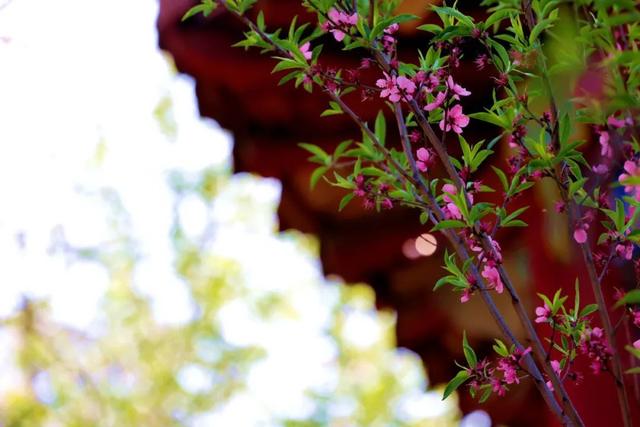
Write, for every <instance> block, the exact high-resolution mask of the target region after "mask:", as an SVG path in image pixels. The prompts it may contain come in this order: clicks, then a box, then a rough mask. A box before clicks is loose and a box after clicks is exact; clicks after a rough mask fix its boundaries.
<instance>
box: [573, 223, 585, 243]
mask: <svg viewBox="0 0 640 427" xmlns="http://www.w3.org/2000/svg"><path fill="white" fill-rule="evenodd" d="M585 225H586V224H584V225H583V226H582V227H579V228H576V229H575V230H574V231H573V238H574V239H575V241H576V242H578V243H580V244H583V243H584V242H586V241H587V230H586V229H585V228H583V227H584V226H585Z"/></svg>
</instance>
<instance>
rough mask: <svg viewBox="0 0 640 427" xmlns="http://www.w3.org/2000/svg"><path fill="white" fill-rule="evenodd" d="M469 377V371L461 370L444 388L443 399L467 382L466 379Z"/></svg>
mask: <svg viewBox="0 0 640 427" xmlns="http://www.w3.org/2000/svg"><path fill="white" fill-rule="evenodd" d="M468 379H469V374H468V373H467V371H466V370H465V371H459V372H458V373H457V374H456V376H455V377H453V379H452V380H451V381H449V384H447V386H446V387H445V388H444V393H443V395H442V400H445V399H446V398H447V397H449V395H451V393H453V392H454V391H456V390H457V389H458V387H460V386H461V385H462V384H464V383H465V381H467V380H468Z"/></svg>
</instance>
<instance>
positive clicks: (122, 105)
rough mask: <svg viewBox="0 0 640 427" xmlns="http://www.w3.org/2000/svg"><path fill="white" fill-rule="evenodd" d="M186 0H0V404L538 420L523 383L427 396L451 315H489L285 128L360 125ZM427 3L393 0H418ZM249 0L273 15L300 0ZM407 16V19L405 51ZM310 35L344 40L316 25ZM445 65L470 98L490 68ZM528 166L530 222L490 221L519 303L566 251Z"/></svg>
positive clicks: (451, 370) (302, 131) (338, 417)
mask: <svg viewBox="0 0 640 427" xmlns="http://www.w3.org/2000/svg"><path fill="white" fill-rule="evenodd" d="M194 3H195V2H193V1H190V0H161V1H156V0H136V1H124V0H113V1H110V2H106V3H105V2H98V1H97V0H82V1H81V0H59V1H56V2H48V1H44V0H13V1H11V0H4V1H1V2H0V64H1V66H0V117H1V121H0V141H1V142H2V144H1V145H0V150H1V151H0V177H1V179H0V197H2V201H3V203H2V204H1V205H0V206H2V208H1V209H0V236H1V238H0V255H1V257H0V260H1V261H2V262H1V263H0V278H1V285H0V318H1V319H2V320H1V322H2V323H1V325H0V343H1V344H0V345H1V348H2V349H3V351H2V352H0V425H2V426H87V425H96V426H142V425H144V426H147V425H148V426H173V425H179V426H182V425H184V426H234V427H235V426H238V427H244V426H247V427H253V426H336V427H337V426H340V427H343V426H344V427H346V426H425V427H429V426H453V425H463V426H465V427H470V426H476V427H485V426H490V425H492V424H494V425H500V424H506V425H514V426H541V425H549V424H550V421H549V420H550V417H549V414H548V413H547V412H546V410H545V409H544V404H543V402H542V401H541V399H540V398H539V397H538V394H537V392H536V391H535V389H534V388H533V387H531V386H530V385H527V384H522V385H521V386H520V387H517V388H514V389H513V390H511V391H510V393H509V394H508V395H507V397H506V398H504V399H490V400H489V401H488V402H487V403H486V404H484V405H481V406H480V405H478V404H476V403H474V402H473V401H471V400H470V399H469V398H468V397H467V396H466V395H467V393H461V394H460V396H459V398H458V397H457V396H453V397H452V398H451V399H448V400H447V401H446V402H442V401H441V393H442V385H443V384H444V383H446V382H447V381H448V380H449V379H450V378H451V377H452V376H453V375H454V374H455V372H456V371H457V368H456V366H455V365H454V364H453V360H455V359H456V358H457V359H458V360H462V355H461V345H460V342H461V337H462V330H463V329H465V330H467V333H468V335H469V336H470V340H471V341H472V343H473V344H474V347H476V349H477V350H478V351H479V352H482V351H489V350H490V347H491V344H492V338H493V337H494V336H497V332H496V328H495V326H494V325H493V323H492V321H491V319H490V318H489V317H488V315H487V314H486V312H485V310H484V308H483V306H482V305H481V303H480V301H472V302H470V303H468V304H466V305H465V306H464V311H463V310H461V309H460V308H461V307H460V305H459V302H458V297H457V296H456V295H455V294H451V293H449V292H446V291H442V292H438V293H433V292H432V290H431V289H432V287H433V284H434V283H435V282H436V281H437V280H438V278H439V277H441V275H442V270H441V268H440V264H441V260H442V255H443V253H444V249H445V248H444V246H443V245H441V244H440V243H441V242H440V241H439V239H440V238H439V236H431V237H430V238H429V239H430V241H431V242H432V243H431V244H429V245H426V246H425V245H424V244H423V243H424V239H420V237H419V236H421V235H422V234H424V233H427V232H428V228H426V227H421V226H420V225H419V222H418V220H417V216H416V213H415V212H412V211H408V210H404V209H394V210H391V211H387V212H384V213H381V214H377V213H374V212H371V211H367V210H365V209H364V208H363V207H362V206H360V205H359V204H358V203H352V204H351V205H350V206H349V207H348V208H347V209H345V210H344V211H342V212H338V210H337V205H338V201H339V200H340V198H341V197H342V196H343V195H344V194H343V193H342V192H341V191H339V190H336V189H334V188H332V187H330V186H329V185H326V184H325V183H323V182H322V181H320V183H319V184H318V186H317V187H316V188H315V189H314V190H313V191H312V190H310V189H309V176H310V173H311V172H312V170H313V167H312V166H311V165H310V164H309V163H307V161H306V157H307V155H306V154H305V152H304V151H303V150H301V149H300V148H299V147H298V146H297V145H296V144H297V143H298V142H302V141H304V142H312V143H316V144H318V145H322V146H325V147H327V149H331V148H332V147H335V145H336V144H337V143H339V142H340V141H342V140H344V139H347V138H349V137H354V136H356V133H354V128H353V127H352V125H351V124H350V123H349V122H348V121H347V119H345V118H343V117H342V116H335V117H330V118H325V119H318V115H319V114H320V112H322V111H323V110H324V109H325V104H324V102H325V100H324V99H323V97H322V96H320V95H319V94H314V95H308V94H306V93H302V92H298V91H295V90H294V89H293V88H292V87H277V81H278V80H279V78H280V76H273V75H271V74H270V71H271V68H272V67H273V63H272V62H271V61H270V60H269V59H268V58H266V57H260V56H259V55H258V54H257V53H256V52H248V53H247V52H244V51H243V50H241V49H234V48H231V47H230V45H231V44H233V43H235V42H237V41H238V40H239V39H240V37H241V32H242V27H240V26H239V25H238V24H237V23H236V22H234V21H233V20H231V19H229V17H228V16H225V15H224V14H221V13H218V12H216V13H214V14H213V15H212V16H211V17H209V18H207V19H204V18H202V17H196V18H193V19H191V20H189V21H187V22H184V23H183V22H181V17H182V16H183V14H184V12H185V11H186V10H188V9H189V7H191V6H192V5H193V4H194ZM430 3H437V2H429V1H425V0H421V1H418V0H406V1H404V2H402V4H401V11H402V12H407V13H414V14H417V15H419V16H421V17H422V19H423V20H424V21H425V22H432V21H434V17H433V16H431V15H430V14H429V13H428V11H427V6H428V4H430ZM459 4H460V5H461V6H462V7H463V9H464V10H465V12H467V13H470V14H476V15H478V13H479V10H477V7H478V6H477V2H470V1H469V2H459ZM258 7H259V8H261V9H262V10H264V12H265V16H266V18H267V22H268V23H269V25H270V26H273V27H276V26H286V25H288V22H289V21H290V19H291V17H292V16H293V15H296V14H298V15H300V16H301V17H302V19H303V20H305V19H306V20H311V19H313V17H312V16H310V15H308V14H306V13H305V12H304V11H303V10H301V9H300V8H299V4H298V2H296V1H293V0H271V1H269V0H264V1H260V2H259V6H258ZM420 36H421V35H420V34H417V33H416V32H414V31H411V29H410V28H408V27H406V28H405V27H403V28H402V29H401V39H402V40H401V43H400V46H401V47H402V49H404V51H402V52H401V54H407V52H415V48H416V47H418V46H420V43H421V41H420ZM326 58H327V61H328V63H334V64H335V65H341V66H354V67H355V66H357V64H358V61H357V60H354V59H353V58H350V57H348V56H345V55H343V54H341V53H340V52H339V51H338V50H337V45H331V42H329V45H328V49H327V50H326ZM473 59H474V58H473V56H472V52H471V53H470V54H469V55H467V56H465V58H464V60H463V64H464V63H467V65H468V64H469V63H471V62H472V61H473ZM458 72H459V78H458V80H460V81H461V83H462V84H463V86H465V87H467V88H469V89H470V90H471V91H472V93H473V95H472V97H471V100H470V102H469V104H470V106H469V108H471V110H470V111H472V110H478V111H479V110H481V109H482V106H483V104H484V103H485V102H486V100H487V99H489V98H487V97H490V94H491V86H490V85H489V84H488V83H487V82H488V81H489V79H490V77H491V73H490V72H489V71H488V72H487V75H486V79H484V80H483V79H479V78H478V76H477V73H476V72H475V71H474V69H473V68H472V67H470V66H466V67H465V66H463V67H461V69H460V70H459V71H458ZM178 73H180V74H178ZM358 108H359V112H360V113H361V114H362V115H363V116H365V117H373V116H374V115H375V113H376V108H377V106H375V105H373V106H369V107H367V106H366V105H359V106H358ZM473 126H474V125H472V126H470V128H469V132H470V135H473V138H474V139H481V138H485V137H493V135H492V134H491V131H492V130H491V129H487V128H484V127H481V126H480V125H478V124H476V125H475V127H473ZM502 154H505V153H502ZM504 157H505V158H506V154H505V156H504ZM484 179H486V182H487V183H489V184H492V180H494V177H491V176H489V174H487V176H486V177H484ZM540 187H541V188H539V189H538V190H536V191H537V192H535V193H532V194H530V195H528V196H527V197H526V198H525V199H523V200H522V201H521V202H522V204H530V205H533V208H532V209H530V210H529V211H528V212H527V213H526V214H525V220H527V222H529V223H530V224H531V228H530V229H528V230H526V231H522V230H516V231H514V232H513V233H514V234H512V235H503V236H501V238H502V240H501V242H504V243H503V248H504V249H505V250H504V252H505V254H506V257H505V262H506V265H507V268H508V270H509V271H510V272H512V274H513V275H514V277H515V278H516V282H517V283H519V284H520V286H521V287H522V289H521V292H522V293H523V295H524V296H525V298H526V299H527V301H526V304H527V306H528V307H530V308H533V307H534V305H535V300H534V299H533V298H534V295H535V293H534V291H545V292H547V291H548V290H549V289H551V288H554V287H555V286H557V284H558V283H569V284H572V283H573V280H574V279H575V276H576V274H577V273H576V268H577V267H576V261H577V258H574V255H573V254H572V253H571V251H570V250H569V247H570V246H569V242H570V240H569V238H570V237H569V236H568V233H567V232H566V224H565V223H564V222H563V221H564V219H563V218H562V217H560V216H558V215H555V214H554V210H553V203H554V194H553V192H552V191H551V189H550V188H544V186H540ZM540 213H543V215H540ZM501 304H502V305H503V307H505V308H507V307H508V306H509V305H510V303H509V301H508V300H507V299H504V300H501ZM507 310H508V309H507ZM508 313H511V312H510V311H508ZM598 381H599V380H597V379H596V380H595V382H593V384H590V385H589V387H591V388H588V387H583V388H582V389H577V390H574V392H575V393H582V394H581V395H580V396H581V397H580V401H579V402H578V406H579V407H581V409H583V410H585V411H587V413H589V411H591V412H592V414H591V415H589V416H592V417H596V418H592V419H597V417H598V416H605V417H606V416H609V415H610V413H609V414H608V412H607V411H603V410H602V409H603V408H607V407H608V406H607V405H608V403H607V402H608V401H607V399H608V398H611V396H608V397H607V396H605V397H603V396H596V395H594V394H593V393H590V392H589V390H593V389H594V388H598V387H600V386H601V385H602V384H601V382H598ZM605 383H606V381H605ZM594 401H598V402H599V405H594V404H593V403H594ZM610 406H611V408H615V402H613V401H612V402H611V405H610ZM484 411H487V412H488V413H489V414H490V417H489V415H488V414H487V412H484ZM600 414H604V415H600ZM607 414H608V415H607ZM595 425H600V424H595Z"/></svg>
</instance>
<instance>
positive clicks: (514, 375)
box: [467, 347, 531, 397]
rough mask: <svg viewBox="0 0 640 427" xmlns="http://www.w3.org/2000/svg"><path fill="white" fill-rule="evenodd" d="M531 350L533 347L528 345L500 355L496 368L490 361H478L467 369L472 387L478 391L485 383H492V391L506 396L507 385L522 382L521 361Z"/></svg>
mask: <svg viewBox="0 0 640 427" xmlns="http://www.w3.org/2000/svg"><path fill="white" fill-rule="evenodd" d="M530 352H531V347H527V348H526V349H524V350H521V349H518V350H516V351H514V352H513V354H510V355H508V356H506V357H500V358H499V359H498V363H497V367H496V368H493V367H491V366H490V363H489V362H488V361H487V360H486V359H483V360H482V361H480V362H478V364H477V365H476V367H475V368H473V369H468V370H467V373H468V374H469V376H470V377H471V378H472V380H471V382H470V387H471V388H472V389H473V390H475V391H476V392H477V391H478V390H480V388H481V386H482V385H483V384H490V385H491V391H493V392H494V393H496V394H497V395H498V396H500V397H502V396H504V395H505V394H506V392H507V387H506V386H507V385H511V384H520V377H519V376H518V372H519V371H520V370H521V368H520V362H521V361H522V359H523V358H524V357H525V356H526V355H527V354H528V353H530ZM500 374H502V375H500Z"/></svg>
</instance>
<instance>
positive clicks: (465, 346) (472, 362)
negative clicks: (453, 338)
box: [462, 331, 478, 368]
mask: <svg viewBox="0 0 640 427" xmlns="http://www.w3.org/2000/svg"><path fill="white" fill-rule="evenodd" d="M462 351H463V352H464V358H465V359H467V363H468V364H469V367H470V368H475V367H476V365H477V364H478V357H477V356H476V352H475V351H473V348H472V347H471V346H470V345H469V341H467V332H466V331H463V332H462Z"/></svg>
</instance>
